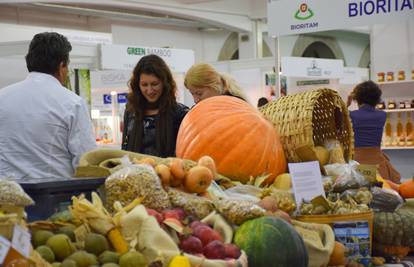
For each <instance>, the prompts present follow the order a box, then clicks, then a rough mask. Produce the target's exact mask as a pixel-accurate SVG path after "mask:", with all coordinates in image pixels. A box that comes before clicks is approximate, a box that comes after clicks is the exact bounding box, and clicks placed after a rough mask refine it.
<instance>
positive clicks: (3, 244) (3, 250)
mask: <svg viewBox="0 0 414 267" xmlns="http://www.w3.org/2000/svg"><path fill="white" fill-rule="evenodd" d="M10 246H11V244H10V241H9V240H7V239H6V238H4V237H2V236H0V266H1V265H2V264H3V262H4V260H5V259H6V256H7V253H8V252H9V249H10Z"/></svg>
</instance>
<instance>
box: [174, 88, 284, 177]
mask: <svg viewBox="0 0 414 267" xmlns="http://www.w3.org/2000/svg"><path fill="white" fill-rule="evenodd" d="M176 147H177V148H176V154H177V157H180V158H184V159H191V160H194V161H197V160H198V159H199V158H200V157H202V156H204V155H208V156H210V157H211V158H213V159H214V161H215V163H216V167H217V172H218V173H220V174H222V175H224V176H226V177H229V178H230V179H232V180H237V181H241V182H243V183H245V182H247V181H249V179H250V176H254V177H257V176H261V175H269V176H268V178H267V179H266V181H265V183H267V184H270V183H272V182H273V180H274V179H275V177H277V176H278V175H279V174H281V173H284V172H285V171H286V159H285V155H284V151H283V148H282V145H281V143H280V140H279V135H278V134H277V132H276V130H275V129H274V127H273V126H272V124H271V123H270V122H268V121H267V120H266V119H265V118H264V117H263V115H262V114H261V113H260V112H259V111H257V110H256V109H255V108H253V107H252V106H251V105H249V104H248V103H246V102H245V101H243V100H240V99H238V98H236V97H232V96H215V97H211V98H208V99H205V100H203V101H201V102H200V103H198V104H197V105H196V106H195V107H194V108H192V109H191V110H190V112H188V114H187V115H186V116H185V118H184V120H183V121H182V123H181V126H180V129H179V132H178V136H177V146H176Z"/></svg>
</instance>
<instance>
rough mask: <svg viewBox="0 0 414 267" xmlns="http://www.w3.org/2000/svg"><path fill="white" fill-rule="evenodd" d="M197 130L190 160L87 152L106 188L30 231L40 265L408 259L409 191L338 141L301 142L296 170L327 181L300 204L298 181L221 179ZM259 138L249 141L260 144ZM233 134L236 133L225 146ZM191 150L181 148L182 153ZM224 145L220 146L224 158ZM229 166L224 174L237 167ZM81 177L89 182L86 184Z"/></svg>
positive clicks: (78, 197) (288, 177)
mask: <svg viewBox="0 0 414 267" xmlns="http://www.w3.org/2000/svg"><path fill="white" fill-rule="evenodd" d="M325 90H326V89H322V91H325ZM320 91H321V90H318V92H320ZM326 92H328V93H329V91H326ZM211 99H212V100H210V101H212V102H213V103H214V102H215V101H213V100H214V98H211ZM221 99H224V102H223V103H221V102H220V101H221ZM218 100H220V101H218V102H220V103H221V104H220V105H222V104H223V105H224V104H225V103H233V104H234V105H235V107H237V105H241V106H243V105H244V104H245V103H244V102H242V101H241V102H242V103H240V101H239V100H237V99H236V100H235V102H231V100H230V102H228V101H229V100H228V98H227V97H224V98H223V97H219V98H218ZM207 101H209V99H208V100H206V102H207ZM200 104H202V103H200ZM207 104H209V103H208V102H207ZM210 104H211V103H210ZM210 104H209V105H210ZM270 104H272V103H270ZM246 105H248V104H246ZM341 105H342V103H341V102H339V106H341ZM235 110H237V108H236V109H235ZM334 110H335V109H334ZM233 112H234V111H233ZM268 112H270V111H268ZM286 112H287V113H289V112H290V110H289V109H287V110H286ZM333 112H334V111H333ZM247 113H248V114H249V118H250V124H249V125H250V126H252V125H255V123H259V121H260V122H261V123H263V125H265V124H266V122H265V121H263V117H262V116H261V115H260V114H259V113H255V112H253V111H248V112H247ZM223 114H224V115H223ZM223 114H222V112H220V113H218V114H216V116H217V118H216V119H214V116H213V115H211V116H212V117H211V121H210V123H209V125H210V124H211V125H214V124H216V123H218V124H220V123H222V121H221V120H219V119H218V117H220V116H224V117H226V115H225V114H226V113H223ZM231 114H232V113H230V115H231ZM269 114H270V113H269ZM230 115H229V116H230ZM341 118H342V119H348V120H349V118H347V117H346V116H344V117H341ZM209 120H210V119H209ZM223 120H224V119H223ZM198 121H199V120H194V121H193V120H189V122H188V123H189V125H187V126H183V127H189V129H192V128H191V126H192V125H197V122H198ZM335 122H337V121H335ZM314 123H316V124H317V123H318V122H316V121H315V122H314ZM341 123H343V124H346V122H344V121H342V122H341ZM269 125H270V126H269ZM311 126H312V124H311ZM197 127H198V126H194V129H196V130H197ZM265 127H266V128H265V129H268V131H269V133H271V136H272V137H274V138H277V135H276V134H275V133H276V132H277V130H278V129H279V128H283V127H284V124H283V123H282V124H280V125H279V126H277V128H276V129H274V128H272V126H271V124H270V123H269V124H268V125H266V126H265ZM269 127H270V129H269ZM312 127H313V126H312ZM253 128H254V127H253ZM340 128H341V127H339V128H338V129H340ZM342 128H343V127H342ZM202 129H203V130H204V131H202V130H198V131H199V133H198V137H197V139H196V141H197V142H199V143H202V144H203V143H204V144H205V145H204V146H201V147H199V148H198V149H199V150H198V151H199V152H197V153H199V154H197V156H195V157H194V158H192V159H193V160H190V159H181V158H158V157H153V156H148V155H144V154H139V153H133V152H127V151H121V150H111V149H97V150H94V151H90V152H88V153H86V154H84V155H83V156H82V158H81V160H80V165H79V167H78V169H77V170H76V174H77V175H78V176H82V177H85V176H90V177H94V176H97V175H98V174H99V175H104V176H105V177H106V179H101V181H102V183H104V186H103V187H104V190H102V191H99V194H98V193H95V192H92V193H91V197H90V198H88V197H86V195H84V194H81V193H82V192H78V191H77V192H74V194H73V196H72V197H71V200H70V202H69V203H68V204H69V210H67V211H63V212H58V213H56V214H55V215H54V216H52V217H50V218H49V220H47V221H35V222H32V223H30V224H29V227H30V229H31V232H32V246H33V253H34V255H37V256H38V257H37V259H38V260H41V261H43V263H37V265H36V266H50V265H52V266H62V265H63V266H74V267H84V266H85V267H86V266H92V265H99V266H105V267H116V266H121V267H123V266H130V264H131V262H134V264H135V265H134V266H138V267H139V266H151V267H154V266H171V267H174V266H180V267H185V266H192V267H195V266H200V267H221V266H223V267H224V266H268V267H272V266H311V267H319V266H336V265H341V264H342V265H345V264H348V266H356V264H359V266H361V265H363V266H370V264H377V265H380V264H381V263H383V259H382V258H375V257H371V250H372V252H373V253H374V255H376V256H385V257H387V259H388V257H400V258H401V257H403V256H405V255H406V254H407V253H409V251H410V250H411V249H412V246H413V244H411V243H410V242H411V241H410V240H411V238H407V237H406V236H409V235H410V233H411V228H412V227H411V226H412V225H413V224H412V220H413V218H412V217H413V216H412V214H411V213H412V206H411V205H410V204H409V203H410V202H409V201H407V203H404V200H403V197H410V196H411V195H410V193H411V191H412V181H411V180H410V181H406V182H405V183H404V184H402V185H396V184H393V183H389V182H388V181H385V180H383V179H382V178H381V177H379V176H378V175H377V174H376V172H375V167H369V166H361V165H359V164H358V163H357V162H355V161H352V160H350V158H349V156H350V155H351V154H352V151H351V149H350V147H348V151H347V150H346V149H345V147H346V146H345V145H344V144H342V143H341V140H338V139H336V136H335V135H333V134H332V133H331V135H330V134H325V135H324V134H321V135H320V136H321V137H320V139H319V141H318V143H315V141H314V140H313V142H314V143H313V144H309V143H306V144H300V147H298V148H297V149H296V150H295V153H296V154H295V155H297V156H298V159H297V160H293V159H289V163H291V162H298V161H299V162H303V161H308V160H316V164H317V163H318V162H319V165H320V169H321V170H322V173H323V174H324V176H323V179H321V180H320V181H318V182H320V183H321V188H323V191H324V192H323V194H321V195H319V196H315V197H313V198H311V199H303V201H301V202H297V199H296V197H295V194H296V191H295V186H296V182H297V181H295V179H297V177H296V176H295V175H296V174H295V173H294V172H292V173H286V172H285V169H283V170H280V172H279V171H278V172H275V173H272V172H271V170H273V169H264V170H262V171H261V172H260V173H255V171H256V169H255V168H247V169H245V170H244V171H245V172H244V174H243V175H242V176H241V175H240V174H237V173H236V175H239V176H237V177H238V179H234V177H236V176H232V175H231V173H233V171H234V173H235V168H234V169H227V171H228V174H230V175H226V176H229V177H226V176H224V175H223V173H222V172H221V171H222V170H223V169H222V168H221V167H220V164H219V163H218V162H219V160H220V157H218V158H217V159H218V160H217V159H216V155H215V154H214V153H212V152H214V150H212V148H211V147H213V146H208V145H207V143H205V141H204V140H203V138H206V140H210V141H209V142H210V143H211V144H213V143H214V142H215V140H213V139H211V138H212V137H209V135H208V134H207V133H205V131H207V132H209V131H208V129H205V128H202ZM260 129H262V128H260ZM321 129H324V128H323V127H322V128H321ZM325 130H326V129H325ZM325 130H321V131H322V132H323V131H325ZM218 131H219V130H218ZM254 132H255V131H252V132H251V133H250V135H248V136H249V137H253V136H254ZM234 134H235V133H234V132H232V131H230V130H229V136H227V135H226V138H225V136H223V140H227V139H231V137H232V135H234ZM190 135H191V134H190V133H189V136H190ZM230 135H231V136H230ZM323 136H325V138H324V137H323ZM315 138H316V137H315ZM347 138H351V137H350V136H348V137H347ZM347 138H346V139H344V140H348V139H347ZM233 139H234V138H233ZM258 140H259V139H258ZM277 140H278V139H277ZM286 140H288V139H283V138H282V139H281V140H280V143H279V141H277V144H278V146H276V147H278V149H279V150H277V151H279V152H281V153H282V155H284V153H285V151H284V150H283V148H282V147H288V146H289V145H291V144H289V145H286V143H285V142H288V141H286ZM187 141H188V140H187ZM219 141H220V140H218V141H217V142H219ZM249 141H250V140H249ZM256 142H257V143H259V142H260V141H256ZM269 142H270V141H269ZM344 142H345V141H344ZM239 143H240V142H239ZM230 144H231V143H230ZM230 144H229V146H228V147H227V150H226V151H227V152H229V151H230V150H231V146H230ZM315 144H317V146H315ZM348 144H352V141H350V142H349V143H348ZM191 145H192V144H191V142H189V143H188V144H187V145H186V143H185V142H184V143H182V144H181V148H182V149H183V150H186V149H187V148H186V147H187V146H189V147H191ZM224 145H225V143H222V144H221V146H220V147H219V148H220V151H222V152H223V151H224V150H223V147H224ZM236 145H239V146H238V148H237V149H236V151H238V153H241V154H240V155H238V156H242V155H244V158H245V160H246V162H248V163H249V164H252V165H251V166H254V163H257V162H256V160H255V159H253V158H249V156H248V155H250V154H251V153H250V152H249V151H247V150H243V148H242V145H243V142H241V143H240V144H233V146H235V147H236ZM255 149H256V150H257V151H259V148H255ZM243 151H244V152H243ZM222 152H221V153H222ZM242 152H243V153H244V154H243V153H242ZM223 153H224V152H223ZM263 153H264V154H263V157H266V159H267V160H269V159H271V160H273V161H275V160H276V161H277V162H276V164H280V163H281V160H280V155H279V154H278V157H276V158H274V157H272V156H267V154H266V153H269V152H263ZM347 153H348V154H347ZM288 154H289V153H286V155H287V158H289V157H290V156H289V155H288ZM222 155H223V157H224V159H225V158H226V157H225V154H222ZM246 155H247V156H246ZM346 155H348V156H346ZM263 157H261V158H263ZM234 158H236V157H234ZM282 158H283V160H282V161H284V157H283V156H282ZM226 162H227V161H224V163H222V164H224V166H226V164H230V163H226ZM235 162H236V163H237V162H238V160H236V161H235ZM259 163H260V162H259ZM284 164H286V161H284ZM257 165H260V164H257ZM317 165H318V164H317ZM319 165H318V166H319ZM317 170H318V171H319V167H317ZM373 170H374V171H373ZM270 176H274V178H273V177H272V179H269V177H270ZM230 178H232V179H234V180H232V179H230ZM239 178H241V179H239ZM74 179H75V180H76V181H77V182H79V183H82V182H85V184H88V182H90V181H91V180H84V179H82V178H81V177H78V178H74ZM25 186H26V185H25ZM26 188H27V189H28V190H30V187H26ZM394 189H395V190H394ZM16 192H17V191H16ZM400 194H401V195H400ZM0 199H1V196H0ZM22 214H23V213H22ZM22 218H24V216H23V217H22ZM263 244H266V246H263ZM275 251H277V253H275ZM42 264H43V265H42ZM59 264H61V265H59Z"/></svg>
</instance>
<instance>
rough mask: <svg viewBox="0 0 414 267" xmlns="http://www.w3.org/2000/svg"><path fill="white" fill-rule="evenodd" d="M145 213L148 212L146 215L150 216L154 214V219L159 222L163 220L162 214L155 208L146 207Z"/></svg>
mask: <svg viewBox="0 0 414 267" xmlns="http://www.w3.org/2000/svg"><path fill="white" fill-rule="evenodd" d="M147 213H148V215H150V216H154V217H155V219H157V222H158V223H159V224H160V223H162V222H163V221H164V216H162V214H161V213H159V212H158V211H156V210H153V209H148V208H147Z"/></svg>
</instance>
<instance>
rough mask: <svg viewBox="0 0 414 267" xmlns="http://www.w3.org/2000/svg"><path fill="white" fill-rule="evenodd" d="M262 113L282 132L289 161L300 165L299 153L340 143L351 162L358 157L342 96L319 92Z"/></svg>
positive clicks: (274, 103) (271, 106) (276, 103)
mask: <svg viewBox="0 0 414 267" xmlns="http://www.w3.org/2000/svg"><path fill="white" fill-rule="evenodd" d="M260 111H261V112H262V113H263V114H264V115H265V117H266V118H267V119H268V120H270V121H271V122H272V123H273V125H274V126H275V128H276V129H277V130H278V132H279V135H280V138H281V142H282V145H283V148H284V150H285V154H286V158H287V159H288V161H289V162H299V161H300V159H299V157H298V155H297V154H296V153H295V149H296V148H299V147H301V146H305V145H310V146H311V147H314V146H317V145H323V144H324V142H325V141H327V140H330V139H336V140H338V141H339V142H340V143H341V144H342V147H343V150H344V158H345V160H346V161H349V160H350V159H352V157H353V153H354V137H353V130H352V125H351V121H350V117H349V112H348V109H347V107H346V105H345V103H344V102H343V101H342V99H341V97H340V96H339V94H338V93H337V92H336V91H334V90H331V89H326V88H324V89H317V90H313V91H307V92H303V93H298V94H294V95H288V96H284V97H281V98H279V99H277V100H275V101H272V102H270V103H268V104H267V105H265V106H263V107H262V108H261V109H260Z"/></svg>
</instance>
